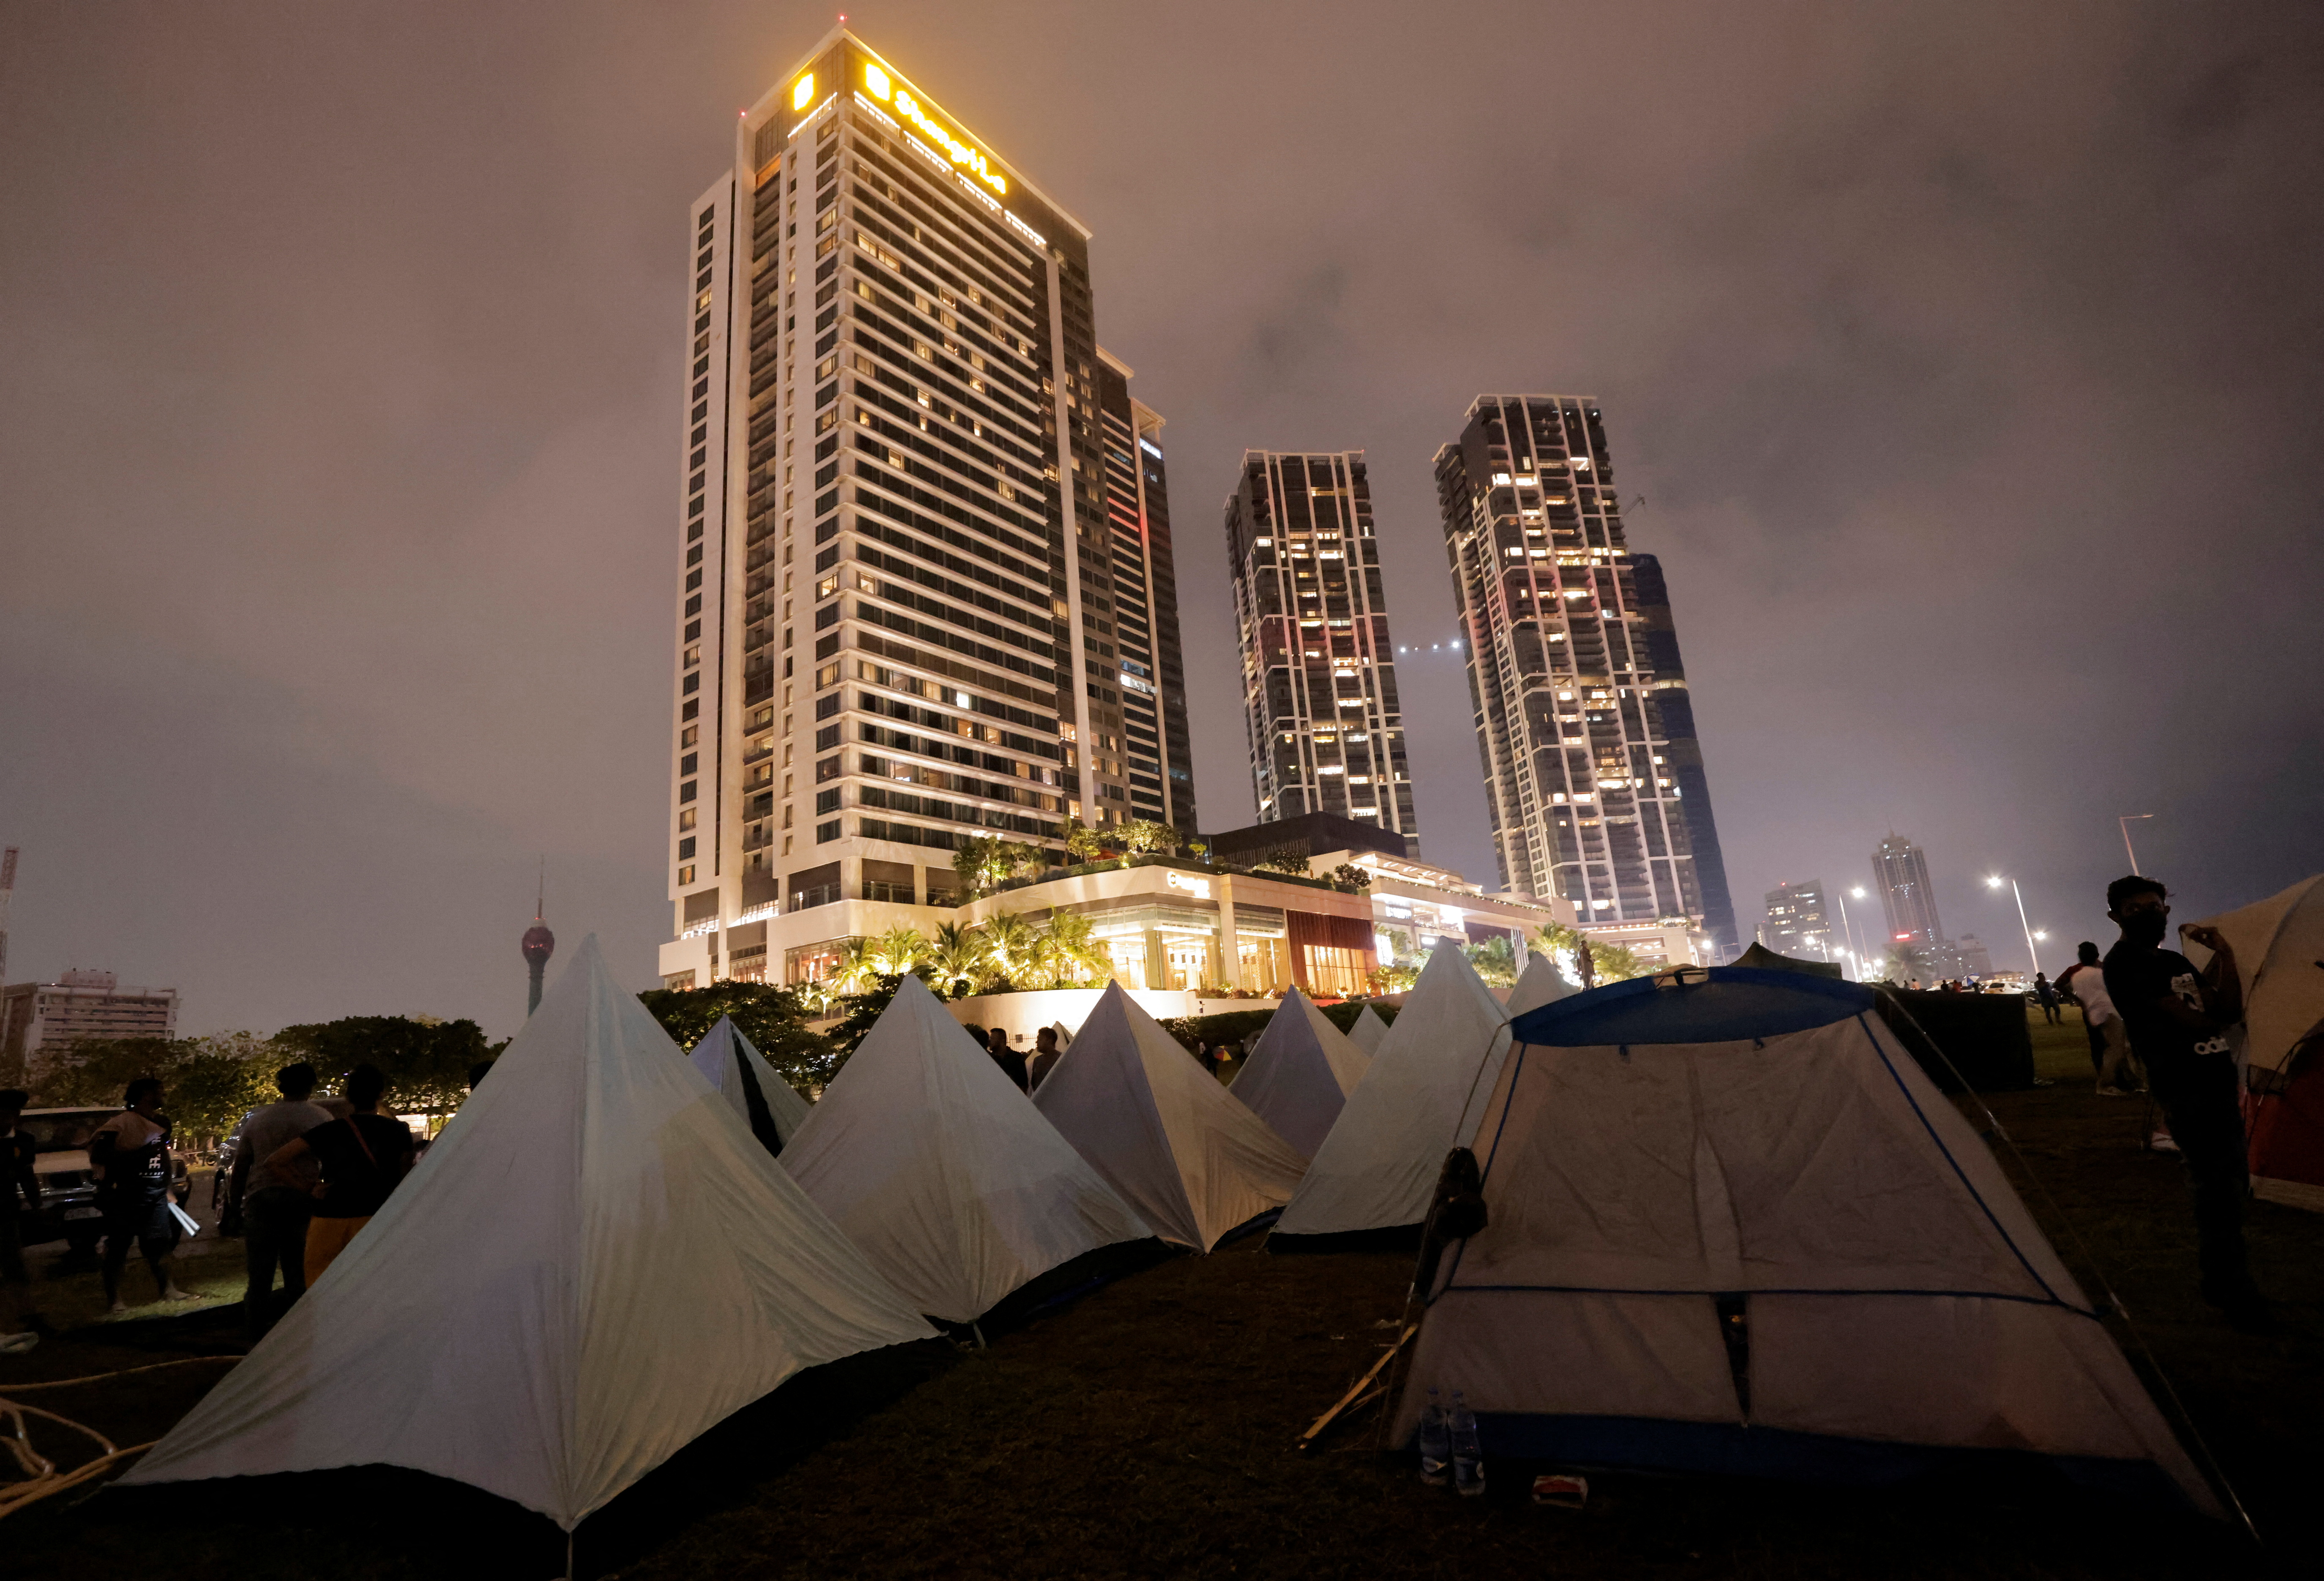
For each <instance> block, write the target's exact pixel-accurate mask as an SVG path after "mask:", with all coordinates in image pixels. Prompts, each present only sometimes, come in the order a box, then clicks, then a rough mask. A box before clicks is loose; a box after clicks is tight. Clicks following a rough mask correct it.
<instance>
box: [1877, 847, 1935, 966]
mask: <svg viewBox="0 0 2324 1581" xmlns="http://www.w3.org/2000/svg"><path fill="white" fill-rule="evenodd" d="M1872 877H1873V879H1874V881H1875V882H1877V884H1878V885H1879V886H1880V905H1881V907H1882V909H1884V910H1885V911H1886V913H1887V914H1888V942H1890V943H1892V944H1918V945H1923V946H1941V945H1943V944H1945V943H1946V942H1947V940H1946V938H1945V933H1944V928H1943V926H1942V924H1940V923H1939V922H1938V921H1937V896H1936V891H1934V890H1933V889H1932V888H1930V887H1929V859H1928V856H1927V855H1926V853H1924V852H1923V850H1921V848H1920V847H1919V846H1917V845H1914V843H1913V842H1912V841H1911V840H1910V839H1909V838H1907V837H1906V836H1904V835H1902V834H1891V835H1889V836H1888V838H1887V839H1886V840H1884V841H1881V842H1880V843H1879V844H1878V845H1877V846H1875V847H1874V848H1873V851H1872Z"/></svg>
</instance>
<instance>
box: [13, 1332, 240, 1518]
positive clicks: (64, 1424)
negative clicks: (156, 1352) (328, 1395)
mask: <svg viewBox="0 0 2324 1581" xmlns="http://www.w3.org/2000/svg"><path fill="white" fill-rule="evenodd" d="M241 1359H242V1358H241V1357H240V1356H232V1355H229V1356H180V1357H178V1358H177V1359H175V1360H174V1361H166V1362H153V1363H152V1364H150V1365H145V1366H142V1367H124V1368H122V1369H121V1370H120V1371H118V1372H114V1373H91V1374H89V1375H88V1376H87V1377H84V1378H50V1379H46V1380H44V1381H42V1382H41V1383H11V1384H9V1385H8V1386H7V1389H8V1393H9V1394H25V1393H31V1392H32V1391H33V1390H35V1389H69V1388H71V1387H72V1386H73V1385H74V1384H76V1383H104V1382H106V1380H107V1379H111V1378H129V1377H134V1376H136V1375H137V1374H140V1373H158V1372H161V1370H163V1369H164V1368H166V1367H182V1366H189V1365H192V1364H194V1363H196V1362H221V1361H224V1362H231V1361H240V1360H241ZM26 1417H34V1418H37V1419H39V1420H42V1421H51V1422H54V1423H56V1424H57V1425H58V1426H59V1427H60V1428H65V1429H69V1430H70V1431H72V1432H76V1433H78V1434H79V1435H80V1436H81V1437H82V1438H84V1439H88V1440H89V1441H90V1442H91V1443H93V1444H95V1445H96V1446H97V1457H96V1458H95V1459H93V1460H88V1461H84V1462H83V1463H82V1464H80V1465H78V1466H74V1467H73V1468H72V1469H71V1470H69V1471H59V1470H58V1469H57V1464H56V1462H55V1461H53V1460H51V1459H50V1458H49V1457H47V1456H45V1455H43V1454H42V1453H41V1452H40V1451H39V1450H37V1449H35V1448H32V1434H31V1432H30V1431H29V1430H28V1429H27V1428H26V1425H25V1420H24V1419H25V1418H26ZM0 1422H5V1424H6V1429H5V1432H0V1446H5V1448H6V1449H7V1451H8V1455H9V1457H10V1458H11V1459H13V1460H14V1461H15V1463H16V1469H17V1470H18V1471H20V1472H22V1473H23V1477H22V1479H21V1480H18V1481H14V1482H8V1483H0V1521H5V1520H6V1519H7V1518H8V1517H9V1516H11V1515H14V1513H16V1512H17V1511H19V1510H23V1509H27V1508H29V1507H30V1506H32V1505H33V1504H37V1503H40V1502H41V1501H42V1499H47V1498H53V1497H54V1496H56V1495H57V1494H61V1493H65V1492H67V1491H69V1490H70V1489H72V1488H76V1487H78V1486H79V1485H80V1484H83V1483H85V1482H93V1481H95V1480H96V1479H97V1477H100V1476H102V1475H105V1474H106V1472H107V1471H109V1470H111V1469H113V1466H114V1464H115V1462H116V1461H121V1460H126V1459H127V1458H128V1457H131V1456H133V1455H143V1453H144V1452H145V1451H146V1450H148V1449H151V1448H152V1447H153V1444H157V1443H159V1442H161V1440H160V1439H154V1440H153V1442H152V1443H147V1444H133V1445H131V1446H130V1447H129V1448H125V1449H118V1448H114V1444H113V1440H112V1439H108V1438H106V1436H105V1435H104V1434H103V1433H100V1432H98V1431H97V1429H95V1428H92V1427H89V1426H88V1425H86V1424H85V1423H81V1422H77V1421H75V1420H72V1419H71V1418H70V1417H69V1416H59V1415H58V1414H57V1413H56V1412H55V1411H42V1409H41V1408H40V1407H39V1406H37V1405H20V1404H18V1403H17V1402H15V1401H14V1400H13V1399H8V1398H6V1397H5V1396H0Z"/></svg>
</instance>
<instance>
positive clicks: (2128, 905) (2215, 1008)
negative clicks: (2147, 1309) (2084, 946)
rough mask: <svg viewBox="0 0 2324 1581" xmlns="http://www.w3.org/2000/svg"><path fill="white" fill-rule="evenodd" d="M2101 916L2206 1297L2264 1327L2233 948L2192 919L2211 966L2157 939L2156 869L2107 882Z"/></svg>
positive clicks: (2114, 981)
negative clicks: (2187, 1207)
mask: <svg viewBox="0 0 2324 1581" xmlns="http://www.w3.org/2000/svg"><path fill="white" fill-rule="evenodd" d="M2107 915H2108V916H2109V917H2112V918H2113V919H2114V920H2115V922H2116V923H2117V924H2120V926H2121V928H2122V938H2121V940H2120V942H2117V943H2116V945H2115V947H2114V948H2113V949H2111V950H2109V951H2107V957H2106V966H2105V972H2106V987H2107V997H2109V998H2111V999H2112V1000H2113V1001H2114V1007H2115V1009H2116V1012H2117V1013H2118V1014H2119V1015H2120V1016H2122V1019H2123V1021H2124V1022H2125V1024H2126V1029H2127V1030H2128V1032H2129V1034H2130V1043H2131V1046H2132V1047H2133V1048H2135V1049H2136V1050H2137V1051H2138V1052H2139V1056H2140V1058H2142V1059H2143V1060H2144V1062H2145V1063H2146V1080H2147V1085H2148V1088H2149V1089H2150V1090H2152V1091H2153V1094H2154V1097H2155V1099H2156V1100H2157V1101H2158V1102H2160V1103H2161V1104H2162V1105H2163V1113H2164V1114H2165V1115H2167V1116H2168V1117H2169V1118H2170V1121H2171V1135H2172V1137H2173V1138H2174V1139H2175V1140H2176V1141H2177V1142H2178V1144H2179V1154H2180V1157H2181V1160H2182V1161H2183V1162H2184V1163H2185V1165H2186V1169H2187V1184H2188V1186H2189V1188H2190V1190H2191V1192H2192V1194H2193V1196H2194V1207H2195V1233H2196V1236H2197V1240H2198V1247H2199V1249H2198V1252H2197V1257H2198V1260H2199V1263H2200V1264H2201V1267H2202V1271H2203V1287H2202V1288H2203V1299H2204V1300H2205V1301H2209V1303H2210V1304H2211V1305H2213V1306H2215V1307H2218V1308H2219V1309H2220V1310H2222V1311H2224V1312H2225V1313H2226V1314H2227V1319H2228V1321H2230V1322H2231V1323H2234V1324H2235V1325H2236V1327H2238V1328H2246V1329H2250V1330H2254V1331H2259V1332H2264V1331H2266V1330H2267V1329H2268V1328H2271V1327H2272V1320H2271V1319H2270V1317H2269V1314H2268V1310H2267V1302H2266V1301H2265V1300H2264V1298H2262V1296H2261V1295H2260V1293H2259V1287H2258V1286H2257V1285H2256V1284H2255V1283H2254V1282H2252V1276H2251V1269H2250V1266H2249V1264H2247V1262H2246V1258H2245V1253H2244V1199H2245V1198H2246V1196H2247V1195H2249V1194H2250V1190H2251V1179H2250V1167H2249V1162H2248V1157H2247V1154H2246V1151H2245V1144H2244V1118H2243V1105H2242V1093H2241V1091H2240V1087H2241V1080H2240V1076H2239V1073H2238V1072H2237V1071H2236V1057H2235V1053H2234V1052H2233V1051H2232V1049H2231V1048H2230V1047H2229V1045H2228V1042H2227V1029H2228V1028H2230V1027H2232V1026H2234V1025H2236V1024H2237V1023H2238V1022H2240V1021H2242V1020H2243V1018H2244V994H2243V979H2241V978H2239V977H2237V976H2236V957H2235V951H2233V950H2231V949H2229V948H2228V946H2227V940H2226V939H2224V938H2222V937H2221V936H2220V935H2219V933H2218V930H2217V929H2214V928H2206V927H2198V926H2193V925H2190V926H2189V927H2188V928H2187V929H2186V930H2185V932H2186V936H2187V937H2188V938H2189V939H2191V940H2193V941H2194V942H2196V943H2198V944H2200V945H2202V946H2203V947H2205V948H2206V949H2208V950H2209V951H2211V964H2210V965H2209V967H2207V968H2205V969H2204V970H2201V971H2198V970H2195V963H2194V962H2193V961H2190V960H2188V959H2187V958H2186V957H2185V956H2184V955H2181V954H2180V953H2179V952H2178V951H2175V950H2165V949H2163V940H2164V938H2165V937H2167V936H2168V933H2169V931H2170V923H2171V903H2170V892H2169V891H2168V890H2166V889H2164V888H2163V886H2162V885H2161V884H2159V883H2157V882H2155V880H2153V879H2152V878H2141V877H2135V876H2134V877H2131V878H2116V880H2115V881H2114V882H2113V883H2111V884H2109V885H2107Z"/></svg>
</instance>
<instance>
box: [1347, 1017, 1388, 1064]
mask: <svg viewBox="0 0 2324 1581" xmlns="http://www.w3.org/2000/svg"><path fill="white" fill-rule="evenodd" d="M1387 1035H1388V1023H1387V1022H1385V1021H1382V1020H1381V1019H1380V1017H1379V1011H1377V1010H1375V1009H1373V1008H1372V1007H1370V1006H1369V1005H1367V1006H1365V1007H1364V1008H1363V1014H1361V1015H1360V1016H1357V1017H1356V1024H1355V1025H1353V1026H1351V1027H1350V1028H1348V1041H1349V1042H1350V1043H1353V1044H1355V1045H1356V1047H1358V1048H1360V1049H1361V1050H1362V1051H1363V1052H1364V1053H1365V1055H1366V1056H1367V1057H1369V1056H1370V1055H1373V1054H1377V1053H1379V1046H1380V1040H1381V1039H1382V1038H1384V1037H1386V1036H1387Z"/></svg>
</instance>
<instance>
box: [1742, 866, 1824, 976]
mask: <svg viewBox="0 0 2324 1581" xmlns="http://www.w3.org/2000/svg"><path fill="white" fill-rule="evenodd" d="M1766 899H1767V920H1766V922H1764V923H1762V924H1759V942H1760V943H1762V944H1765V945H1766V947H1767V948H1768V949H1770V950H1773V951H1775V953H1776V954H1778V955H1788V956H1790V957H1792V958H1793V959H1794V960H1795V961H1831V960H1834V959H1836V958H1837V957H1838V955H1839V953H1840V950H1839V944H1838V942H1837V940H1836V938H1835V936H1834V934H1833V932H1832V924H1831V914H1830V913H1829V912H1828V911H1827V910H1826V909H1825V907H1824V900H1823V880H1822V879H1821V878H1805V879H1802V880H1801V881H1800V882H1799V883H1796V884H1778V885H1776V886H1775V887H1774V888H1773V889H1770V890H1768V891H1767V896H1766Z"/></svg>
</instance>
